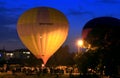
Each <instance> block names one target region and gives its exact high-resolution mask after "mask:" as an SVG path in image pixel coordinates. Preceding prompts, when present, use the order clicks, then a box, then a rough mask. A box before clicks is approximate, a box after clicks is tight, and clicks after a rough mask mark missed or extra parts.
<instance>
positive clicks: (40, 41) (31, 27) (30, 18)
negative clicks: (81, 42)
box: [17, 7, 69, 64]
mask: <svg viewBox="0 0 120 78" xmlns="http://www.w3.org/2000/svg"><path fill="white" fill-rule="evenodd" d="M68 31H69V26H68V20H67V18H66V17H65V15H64V14H63V13H61V12H60V11H58V10H56V9H53V8H49V7H37V8H32V9H30V10H28V11H26V12H24V13H23V14H22V15H21V16H20V18H19V20H18V23H17V32H18V36H19V37H20V40H21V41H22V42H23V44H24V45H25V46H26V47H27V48H28V49H29V50H30V51H31V52H32V53H33V54H34V55H35V56H36V57H37V58H38V59H39V58H41V59H42V60H43V62H44V64H46V62H47V60H48V59H49V58H50V57H51V56H52V55H53V54H54V53H55V52H56V51H57V50H58V49H59V47H60V46H61V45H62V44H63V43H64V41H65V40H66V38H67V36H68Z"/></svg>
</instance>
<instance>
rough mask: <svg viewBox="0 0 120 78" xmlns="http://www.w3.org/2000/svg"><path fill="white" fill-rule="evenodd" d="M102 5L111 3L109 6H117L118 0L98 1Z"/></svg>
mask: <svg viewBox="0 0 120 78" xmlns="http://www.w3.org/2000/svg"><path fill="white" fill-rule="evenodd" d="M100 2H102V3H111V4H118V3H120V1H119V0H100Z"/></svg>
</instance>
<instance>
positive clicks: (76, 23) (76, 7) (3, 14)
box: [0, 0, 120, 51]
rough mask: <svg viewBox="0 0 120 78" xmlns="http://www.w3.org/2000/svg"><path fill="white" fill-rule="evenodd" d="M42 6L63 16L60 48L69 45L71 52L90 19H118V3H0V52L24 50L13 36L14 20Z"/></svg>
mask: <svg viewBox="0 0 120 78" xmlns="http://www.w3.org/2000/svg"><path fill="white" fill-rule="evenodd" d="M43 6H44V7H51V8H55V9H57V10H59V11H61V12H62V13H64V14H65V16H66V17H67V19H68V21H69V27H70V28H69V34H68V38H67V40H66V41H65V42H64V45H65V44H68V45H70V49H71V51H75V50H76V49H77V46H76V41H77V40H78V39H79V38H81V32H82V28H83V27H84V25H85V24H86V23H87V22H88V21H90V20H91V19H94V18H96V17H102V16H110V17H115V18H118V19H120V0H0V49H3V48H5V49H6V50H14V49H18V48H24V46H23V44H22V42H21V41H20V39H19V37H18V34H17V30H16V27H17V21H18V19H19V17H20V15H21V14H23V13H24V12H25V11H27V10H29V9H31V8H35V7H43Z"/></svg>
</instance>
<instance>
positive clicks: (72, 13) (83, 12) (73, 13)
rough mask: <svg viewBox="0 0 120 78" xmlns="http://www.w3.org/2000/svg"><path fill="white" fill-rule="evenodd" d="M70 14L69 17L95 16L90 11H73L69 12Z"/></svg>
mask: <svg viewBox="0 0 120 78" xmlns="http://www.w3.org/2000/svg"><path fill="white" fill-rule="evenodd" d="M68 14H69V15H86V14H87V15H91V16H93V14H92V13H91V12H89V11H78V10H73V9H71V10H69V13H68Z"/></svg>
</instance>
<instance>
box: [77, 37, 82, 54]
mask: <svg viewBox="0 0 120 78" xmlns="http://www.w3.org/2000/svg"><path fill="white" fill-rule="evenodd" d="M77 46H78V53H80V50H81V47H82V46H83V40H81V39H80V40H78V42H77Z"/></svg>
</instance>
